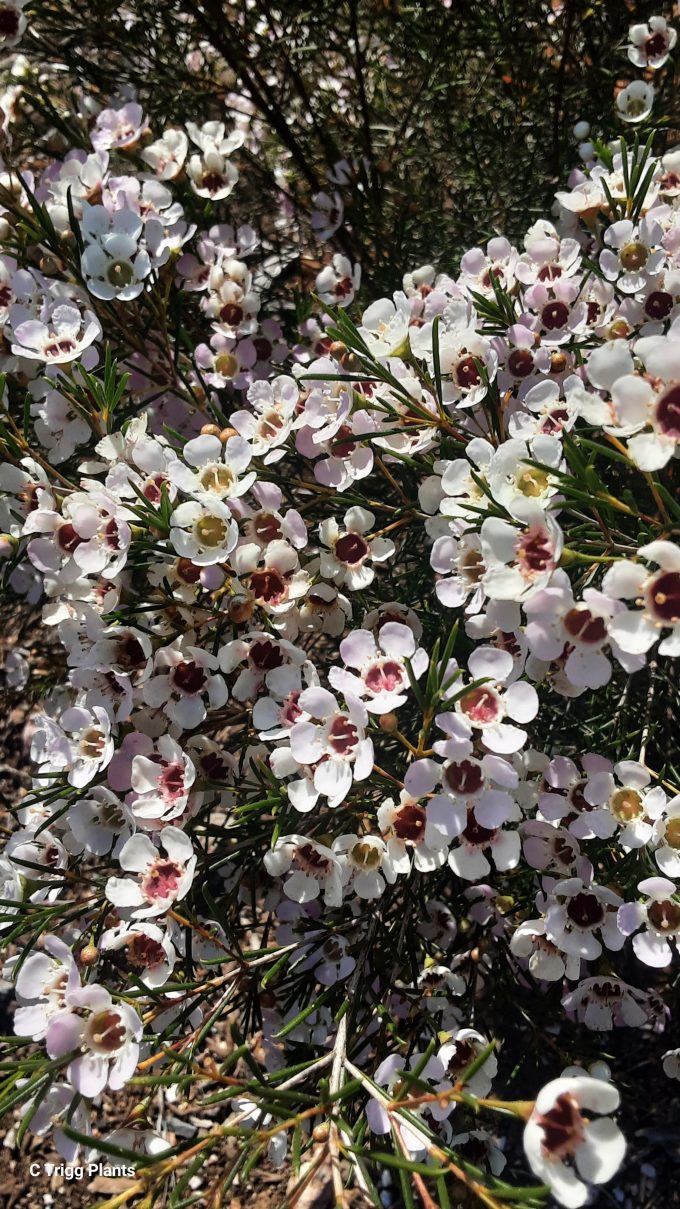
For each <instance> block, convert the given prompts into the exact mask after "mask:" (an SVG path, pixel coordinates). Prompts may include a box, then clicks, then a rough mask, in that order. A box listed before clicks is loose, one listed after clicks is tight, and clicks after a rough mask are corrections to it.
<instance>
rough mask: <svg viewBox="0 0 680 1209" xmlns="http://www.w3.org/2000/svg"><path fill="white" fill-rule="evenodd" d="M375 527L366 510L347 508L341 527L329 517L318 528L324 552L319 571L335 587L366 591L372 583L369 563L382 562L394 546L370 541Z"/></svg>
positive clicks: (383, 540) (378, 539) (381, 539)
mask: <svg viewBox="0 0 680 1209" xmlns="http://www.w3.org/2000/svg"><path fill="white" fill-rule="evenodd" d="M374 524H375V516H374V514H373V513H372V512H369V511H368V509H367V508H361V507H359V506H355V507H354V508H349V509H348V510H347V512H346V513H345V515H344V517H343V524H342V527H341V526H340V525H339V524H338V522H337V521H336V519H335V517H328V519H327V520H324V521H322V522H321V524H320V525H319V536H320V538H321V541H322V542H323V544H324V546H327V547H328V552H327V551H325V550H324V551H322V553H321V566H320V572H321V575H322V576H323V577H324V579H330V580H332V581H333V583H335V584H337V585H338V586H342V585H343V584H344V585H345V586H346V587H347V588H349V590H350V591H357V590H359V589H362V588H367V587H368V586H369V585H370V584H372V583H373V580H374V578H375V571H374V569H373V567H372V566H371V565H370V564H371V563H381V562H385V561H386V560H387V559H388V558H391V556H392V555H393V554H394V543H393V542H391V541H390V540H389V539H388V538H385V537H374V538H372V539H371V540H369V539H368V538H367V537H366V536H365V534H367V533H370V531H371V529H372V528H373V526H374Z"/></svg>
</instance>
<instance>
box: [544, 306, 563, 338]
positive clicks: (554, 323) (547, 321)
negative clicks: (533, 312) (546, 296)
mask: <svg viewBox="0 0 680 1209" xmlns="http://www.w3.org/2000/svg"><path fill="white" fill-rule="evenodd" d="M568 319H569V307H568V306H567V304H566V303H565V302H549V303H548V305H547V306H544V307H543V310H542V311H541V321H542V323H543V326H544V327H545V328H547V330H548V331H549V332H554V331H557V330H558V328H561V327H564V326H565V324H566V323H567V321H568Z"/></svg>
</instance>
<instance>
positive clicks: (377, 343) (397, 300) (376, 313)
mask: <svg viewBox="0 0 680 1209" xmlns="http://www.w3.org/2000/svg"><path fill="white" fill-rule="evenodd" d="M410 318H411V308H410V305H409V301H408V298H407V297H406V295H405V294H404V293H403V292H402V291H401V290H397V291H396V293H395V294H394V301H391V299H389V298H380V299H378V301H377V302H373V303H372V304H371V306H369V307H368V308H367V310H365V311H364V313H363V316H362V320H361V326H360V327H359V335H360V336H361V337H362V339H363V340H364V341H365V343H366V344H367V345H368V348H369V351H370V352H371V353H372V355H373V356H374V357H395V356H399V355H400V353H401V352H402V351H403V350H404V349H405V348H406V344H407V341H408V330H409V321H410Z"/></svg>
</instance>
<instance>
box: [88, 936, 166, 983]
mask: <svg viewBox="0 0 680 1209" xmlns="http://www.w3.org/2000/svg"><path fill="white" fill-rule="evenodd" d="M99 947H100V949H101V951H102V952H103V953H120V956H121V959H122V961H123V962H124V963H125V966H126V967H128V968H130V969H132V970H134V971H135V973H136V974H138V975H139V978H140V979H141V981H142V982H143V983H144V985H145V986H148V987H161V986H163V984H164V983H165V982H167V981H168V978H169V977H170V975H171V973H172V970H173V967H174V965H175V962H176V960H177V954H176V952H175V949H174V947H173V945H172V943H171V941H170V939H169V937H168V936H167V935H166V934H165V932H164V931H163V930H162V928H159V927H157V926H156V925H155V924H150V923H137V924H132V923H121V924H119V925H118V927H117V928H109V929H108V930H107V931H106V932H103V933H102V936H101V939H100V941H99ZM114 960H115V959H114Z"/></svg>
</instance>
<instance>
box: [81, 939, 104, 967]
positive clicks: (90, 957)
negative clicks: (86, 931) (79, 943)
mask: <svg viewBox="0 0 680 1209" xmlns="http://www.w3.org/2000/svg"><path fill="white" fill-rule="evenodd" d="M98 957H99V949H98V948H97V946H96V945H93V944H92V942H90V944H89V945H85V948H84V949H81V950H80V953H79V954H78V960H79V962H80V964H81V966H93V965H94V963H95V961H96V960H97V958H98Z"/></svg>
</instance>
